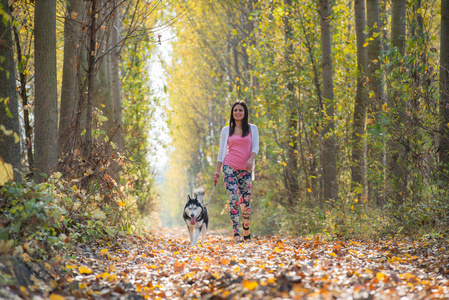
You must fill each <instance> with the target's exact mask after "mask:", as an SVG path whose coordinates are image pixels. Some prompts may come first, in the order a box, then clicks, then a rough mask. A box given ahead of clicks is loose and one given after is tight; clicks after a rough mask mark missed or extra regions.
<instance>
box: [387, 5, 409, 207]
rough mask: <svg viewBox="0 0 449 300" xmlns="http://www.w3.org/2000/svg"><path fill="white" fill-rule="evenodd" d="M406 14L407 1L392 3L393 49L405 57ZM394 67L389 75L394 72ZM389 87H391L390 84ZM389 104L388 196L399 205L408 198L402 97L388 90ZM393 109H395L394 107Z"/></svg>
mask: <svg viewBox="0 0 449 300" xmlns="http://www.w3.org/2000/svg"><path fill="white" fill-rule="evenodd" d="M405 12H406V1H405V0H397V1H393V2H392V11H391V47H392V48H393V49H397V54H398V55H400V56H403V55H404V50H405V42H404V41H405ZM394 68H395V66H393V67H392V68H391V69H390V70H389V73H391V72H394V71H395V70H394ZM389 86H391V85H390V84H389ZM388 91H389V93H388V95H387V99H388V100H387V103H389V104H390V105H391V106H394V107H395V109H394V110H393V109H392V110H391V112H392V115H391V117H392V118H393V120H392V125H391V126H390V128H389V131H390V137H389V139H388V140H387V157H386V158H387V162H386V163H387V186H388V196H389V198H390V199H391V200H393V201H394V202H395V203H397V204H401V203H403V201H404V200H405V197H406V189H407V172H406V171H405V165H404V163H405V149H404V147H403V146H402V145H401V138H402V134H401V126H402V125H401V124H402V123H403V118H402V117H401V114H400V113H396V112H401V111H403V109H404V105H403V101H402V99H401V96H400V95H398V94H397V93H395V91H394V90H393V89H391V88H388ZM392 108H393V107H392Z"/></svg>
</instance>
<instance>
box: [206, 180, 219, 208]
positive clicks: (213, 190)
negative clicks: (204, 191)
mask: <svg viewBox="0 0 449 300" xmlns="http://www.w3.org/2000/svg"><path fill="white" fill-rule="evenodd" d="M216 186H217V184H216V183H215V184H214V188H213V189H212V194H210V197H209V200H207V202H206V204H205V205H204V206H207V204H208V203H209V201H210V199H211V198H212V195H213V194H214V191H215V187H216Z"/></svg>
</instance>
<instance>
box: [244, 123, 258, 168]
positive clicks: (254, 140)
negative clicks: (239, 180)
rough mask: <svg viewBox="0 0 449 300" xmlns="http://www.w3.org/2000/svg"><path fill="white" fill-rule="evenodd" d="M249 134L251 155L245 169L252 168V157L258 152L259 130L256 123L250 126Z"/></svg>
mask: <svg viewBox="0 0 449 300" xmlns="http://www.w3.org/2000/svg"><path fill="white" fill-rule="evenodd" d="M251 135H252V149H251V156H250V158H249V159H248V161H247V162H246V169H247V170H252V169H253V165H254V159H255V158H256V155H257V154H258V153H259V131H258V130H257V127H256V125H252V126H251Z"/></svg>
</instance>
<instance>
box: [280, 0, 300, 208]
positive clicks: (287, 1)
mask: <svg viewBox="0 0 449 300" xmlns="http://www.w3.org/2000/svg"><path fill="white" fill-rule="evenodd" d="M284 10H285V13H284V20H283V21H284V40H285V50H284V58H285V64H286V68H285V72H284V73H285V82H286V86H287V91H288V92H287V101H288V104H289V105H288V107H289V108H290V111H289V112H288V114H287V116H288V127H287V137H288V138H287V145H286V148H287V162H286V163H287V165H286V166H285V180H286V183H287V184H286V189H287V197H288V203H289V204H290V205H295V203H296V202H297V201H298V196H299V179H298V139H297V137H296V136H297V132H298V110H297V107H298V104H297V103H296V102H297V100H296V95H295V78H294V77H295V76H294V75H295V69H296V68H295V66H296V63H295V61H294V48H293V41H294V35H293V29H292V26H291V21H290V18H291V17H292V0H284Z"/></svg>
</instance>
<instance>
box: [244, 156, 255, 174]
mask: <svg viewBox="0 0 449 300" xmlns="http://www.w3.org/2000/svg"><path fill="white" fill-rule="evenodd" d="M253 165H254V159H252V158H250V159H248V161H247V162H246V166H245V168H246V170H247V171H250V170H252V169H253Z"/></svg>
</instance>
